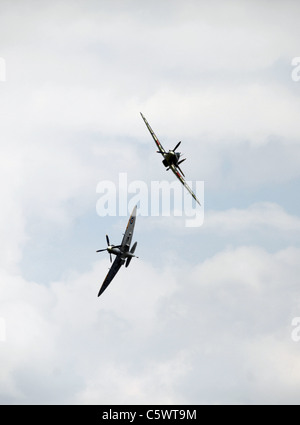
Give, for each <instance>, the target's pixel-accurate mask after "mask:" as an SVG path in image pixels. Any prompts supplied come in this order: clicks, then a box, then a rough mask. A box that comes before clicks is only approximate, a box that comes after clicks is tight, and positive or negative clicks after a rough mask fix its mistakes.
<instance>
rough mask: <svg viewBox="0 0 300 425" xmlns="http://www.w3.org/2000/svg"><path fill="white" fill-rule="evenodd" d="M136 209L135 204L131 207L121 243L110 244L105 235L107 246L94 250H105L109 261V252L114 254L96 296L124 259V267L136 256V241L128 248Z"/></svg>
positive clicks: (105, 286) (106, 284) (108, 282)
mask: <svg viewBox="0 0 300 425" xmlns="http://www.w3.org/2000/svg"><path fill="white" fill-rule="evenodd" d="M136 209H137V205H136V206H135V207H134V208H133V211H132V214H131V216H130V218H129V220H128V224H127V227H126V230H125V233H124V236H123V239H122V242H121V245H110V243H109V238H108V236H107V235H106V241H107V248H104V249H98V251H96V252H102V251H107V252H108V253H109V256H110V262H112V258H111V254H114V255H116V258H115V260H114V262H113V264H112V266H111V268H110V269H109V272H108V273H107V275H106V278H105V279H104V282H103V283H102V286H101V288H100V290H99V293H98V297H99V296H100V295H101V294H102V292H103V291H105V289H106V288H107V287H108V285H109V284H110V282H111V281H112V280H113V278H114V277H115V275H116V274H117V273H118V271H119V270H120V267H121V266H123V264H124V263H125V261H126V264H125V267H128V266H129V263H130V261H131V259H132V257H136V255H134V254H133V253H134V251H135V248H136V246H137V242H135V243H134V244H133V245H132V248H131V249H130V244H131V239H132V235H133V230H134V225H135V220H136ZM129 249H130V251H129ZM137 258H138V257H137Z"/></svg>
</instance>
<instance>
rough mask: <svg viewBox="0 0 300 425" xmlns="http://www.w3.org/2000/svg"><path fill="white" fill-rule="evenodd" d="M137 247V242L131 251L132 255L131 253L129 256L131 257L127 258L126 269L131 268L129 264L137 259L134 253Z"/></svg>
mask: <svg viewBox="0 0 300 425" xmlns="http://www.w3.org/2000/svg"><path fill="white" fill-rule="evenodd" d="M136 246H137V242H135V243H134V244H133V246H132V248H131V250H130V253H129V254H130V256H129V257H127V260H126V264H125V267H128V266H129V263H130V261H131V259H132V257H135V255H133V253H134V251H135V248H136Z"/></svg>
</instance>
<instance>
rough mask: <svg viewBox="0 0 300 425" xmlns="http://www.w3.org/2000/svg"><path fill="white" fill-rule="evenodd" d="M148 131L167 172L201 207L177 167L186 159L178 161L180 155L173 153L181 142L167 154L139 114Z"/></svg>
mask: <svg viewBox="0 0 300 425" xmlns="http://www.w3.org/2000/svg"><path fill="white" fill-rule="evenodd" d="M140 114H141V116H142V118H143V120H144V122H145V124H146V126H147V128H148V130H149V131H150V134H151V136H152V137H153V139H154V141H155V143H156V146H157V147H158V149H159V150H158V151H157V153H160V154H161V155H162V156H163V158H164V159H163V161H162V163H163V164H164V166H165V167H166V169H167V171H168V170H170V169H171V170H172V171H173V173H174V174H175V176H176V177H177V178H178V179H179V180H180V181H181V183H182V184H183V186H184V187H185V188H186V189H187V190H188V191H189V192H190V194H191V195H192V197H193V198H194V199H195V201H196V202H197V203H198V204H199V205H200V206H201V204H200V201H199V200H198V199H197V197H196V195H195V194H194V192H193V191H192V189H191V188H190V187H189V185H188V184H187V183H186V181H185V179H184V177H185V175H184V174H183V171H182V170H181V168H180V167H179V165H180V164H181V163H182V162H183V161H185V160H186V158H184V159H181V160H180V156H181V154H180V153H179V152H175V151H176V149H177V148H178V146H179V145H180V143H181V141H180V142H178V143H177V145H176V146H175V148H174V149H173V150H169V151H168V152H167V151H165V149H164V148H163V146H162V145H161V143H160V141H159V140H158V138H157V137H156V135H155V133H154V131H153V130H152V128H151V127H150V124H149V123H148V121H147V120H146V118H145V117H144V115H143V114H142V113H141V112H140Z"/></svg>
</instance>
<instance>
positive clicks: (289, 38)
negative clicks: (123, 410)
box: [0, 0, 300, 404]
mask: <svg viewBox="0 0 300 425" xmlns="http://www.w3.org/2000/svg"><path fill="white" fill-rule="evenodd" d="M299 16H300V4H299V2H298V1H274V2H272V3H271V2H268V1H252V2H250V1H232V0H231V1H226V2H221V1H210V2H204V1H196V0H195V1H193V0H184V1H183V0H177V1H176V0H174V1H166V0H159V1H156V0H153V1H151V2H149V1H141V0H140V1H135V0H132V1H127V0H124V1H116V0H112V1H108V0H107V1H103V0H100V1H93V0H88V1H83V0H78V1H63V2H61V1H52V2H48V1H33V0H32V1H20V0H19V1H18V0H15V1H13V2H11V1H5V0H0V56H1V58H3V59H4V60H5V64H6V81H5V82H4V81H1V82H0V126H1V127H0V143H1V156H0V163H1V167H0V190H1V192H0V193H1V208H0V217H1V221H0V235H1V244H0V318H2V319H3V320H2V321H1V323H2V324H3V321H4V323H5V334H6V338H5V340H4V341H3V340H2V341H1V340H0V364H1V366H0V402H1V404H17V403H22V404H38V403H43V404H49V403H54V404H60V403H62V404H66V403H71V404H79V403H80V404H84V403H88V404H91V403H95V404H155V403H172V404H179V403H180V404H202V403H205V404H206V403H207V404H215V403H222V404H223V403H245V404H250V403H255V404H258V403H299V394H300V342H298V343H297V342H295V341H293V339H292V337H291V334H292V331H293V327H292V319H293V318H294V317H298V316H300V282H299V276H300V261H299V254H300V246H299V236H300V211H299V206H300V205H299V183H300V148H299V136H300V120H299V116H300V81H299V82H296V81H293V79H292V71H293V67H292V65H291V63H292V60H293V58H295V57H298V56H300V47H299V40H300V26H299ZM140 111H142V112H143V113H144V115H145V116H146V118H147V119H148V121H149V123H150V124H151V126H152V128H153V129H154V131H155V132H156V134H157V136H158V137H159V139H160V141H161V143H162V144H163V145H164V147H165V148H166V149H169V148H172V147H174V146H175V144H176V143H177V142H178V141H179V140H182V145H181V147H180V150H181V151H182V152H184V153H185V155H186V157H187V160H186V162H185V163H184V164H183V166H182V168H183V169H184V171H185V174H186V177H187V179H188V180H192V181H196V180H198V181H202V180H203V181H204V184H205V193H204V198H205V202H204V206H203V208H204V210H205V212H204V224H203V226H201V227H196V228H187V227H185V226H184V220H183V219H182V218H180V217H170V218H166V217H151V216H150V217H141V216H140V217H138V218H137V222H136V227H135V234H134V239H133V241H135V240H137V241H138V246H137V255H139V257H140V258H139V259H133V261H132V262H131V265H130V268H128V269H125V268H122V269H121V270H120V272H119V274H118V275H117V276H116V278H115V279H114V281H113V283H112V284H111V285H110V286H109V287H108V289H107V290H106V291H105V292H104V294H103V295H102V296H101V297H100V298H97V293H98V290H99V287H100V285H101V284H102V282H103V279H104V277H105V275H106V273H107V269H108V267H109V265H110V263H109V257H108V255H107V253H102V254H96V252H95V251H96V250H97V249H100V248H104V247H105V245H106V241H105V234H106V233H108V234H109V236H110V239H111V241H112V242H113V243H115V244H118V243H119V242H120V241H121V237H122V232H123V231H124V228H125V226H126V224H127V220H128V217H124V216H123V217H122V216H121V217H119V216H117V217H99V215H97V212H96V204H97V201H98V199H99V194H97V193H96V188H97V184H98V183H99V182H101V181H103V180H110V181H112V182H116V183H117V182H118V178H119V173H121V172H126V173H127V176H128V182H132V181H135V180H142V181H144V182H146V183H147V184H148V185H150V184H151V181H153V180H156V181H158V180H167V181H170V182H172V181H174V176H173V174H170V173H166V171H165V170H164V168H163V166H162V164H161V158H160V157H159V156H158V155H157V154H156V153H155V151H156V149H155V145H154V142H153V140H152V138H151V136H150V134H149V132H148V130H147V128H146V126H145V124H144V122H143V121H142V119H141V117H140V114H139V112H140ZM129 199H130V196H129ZM128 214H129V213H128ZM2 333H3V329H2ZM2 339H3V338H2Z"/></svg>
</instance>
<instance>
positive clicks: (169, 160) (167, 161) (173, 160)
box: [162, 151, 180, 167]
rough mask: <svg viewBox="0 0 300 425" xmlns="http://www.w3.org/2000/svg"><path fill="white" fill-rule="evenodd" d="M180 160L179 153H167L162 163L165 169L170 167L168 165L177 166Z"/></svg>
mask: <svg viewBox="0 0 300 425" xmlns="http://www.w3.org/2000/svg"><path fill="white" fill-rule="evenodd" d="M179 158H180V153H179V152H173V151H169V152H167V153H165V154H164V159H163V161H162V163H163V164H164V166H165V167H170V165H172V164H174V165H175V166H176V165H177V164H178V160H179Z"/></svg>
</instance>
